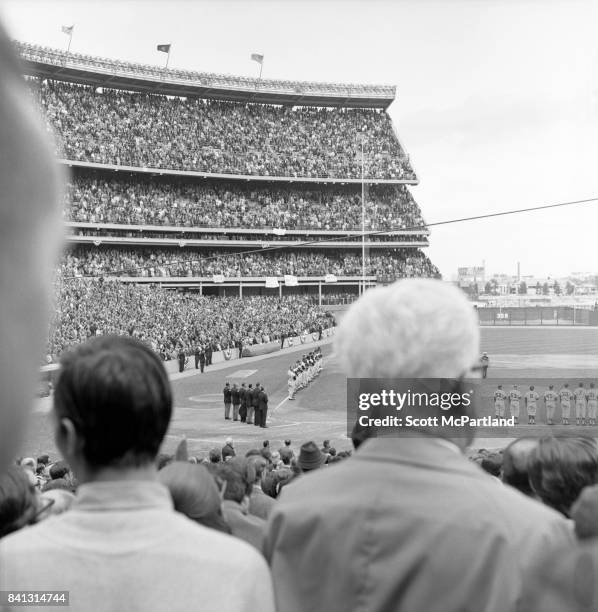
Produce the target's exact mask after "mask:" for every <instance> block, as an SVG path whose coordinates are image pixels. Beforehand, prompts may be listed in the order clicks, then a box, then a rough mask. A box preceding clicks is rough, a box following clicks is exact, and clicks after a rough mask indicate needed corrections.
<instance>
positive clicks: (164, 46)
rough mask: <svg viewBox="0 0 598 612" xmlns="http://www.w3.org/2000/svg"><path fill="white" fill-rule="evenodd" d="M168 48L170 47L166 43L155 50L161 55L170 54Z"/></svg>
mask: <svg viewBox="0 0 598 612" xmlns="http://www.w3.org/2000/svg"><path fill="white" fill-rule="evenodd" d="M170 47H171V45H170V43H168V44H167V45H158V46H157V47H156V49H157V50H158V51H162V53H170Z"/></svg>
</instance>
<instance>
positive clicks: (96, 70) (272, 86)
mask: <svg viewBox="0 0 598 612" xmlns="http://www.w3.org/2000/svg"><path fill="white" fill-rule="evenodd" d="M13 44H14V46H15V48H16V50H17V52H18V53H19V55H20V57H21V61H22V64H23V65H24V72H25V73H26V74H29V75H32V76H38V77H41V78H49V79H58V80H62V81H70V82H74V83H81V84H85V85H95V86H97V87H108V88H112V89H126V90H129V91H142V92H148V93H160V94H165V95H171V96H197V97H201V98H212V99H218V100H230V101H237V102H257V103H264V104H291V105H294V106H341V107H354V108H382V109H385V108H387V107H388V106H389V105H390V104H391V103H392V102H393V100H394V99H395V95H396V87H394V86H392V85H355V84H339V83H317V82H308V81H280V80H273V79H255V78H248V77H241V76H231V75H223V74H214V73H209V72H194V71H189V70H177V69H171V68H160V67H158V66H150V65H147V64H133V63H130V62H123V61H119V60H112V59H105V58H101V57H93V56H90V55H82V54H80V53H67V52H66V51H61V50H59V49H52V48H49V47H42V46H38V45H32V44H29V43H24V42H19V41H13Z"/></svg>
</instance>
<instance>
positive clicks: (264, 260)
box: [62, 246, 438, 278]
mask: <svg viewBox="0 0 598 612" xmlns="http://www.w3.org/2000/svg"><path fill="white" fill-rule="evenodd" d="M361 272H362V267H361V255H357V254H356V253H353V254H349V253H347V252H338V251H335V250H327V251H324V250H321V251H317V250H308V251H305V252H303V251H293V252H288V251H286V250H272V251H268V250H266V251H265V252H264V253H261V252H251V253H249V252H247V253H245V254H243V255H239V254H235V252H234V251H227V250H218V251H216V250H203V249H202V250H199V251H194V250H193V249H185V250H181V249H180V248H179V249H153V248H136V249H130V248H127V249H124V248H94V247H84V246H78V247H75V248H73V249H72V250H70V251H69V252H68V253H67V254H66V255H65V257H64V260H63V264H62V273H63V277H68V278H70V277H76V276H139V277H171V276H173V277H177V276H189V277H192V276H197V277H202V276H203V277H205V276H211V275H213V274H222V275H224V276H225V277H256V276H282V275H285V274H292V275H295V276H323V275H325V274H336V275H344V276H349V275H357V276H358V275H359V274H361ZM366 274H367V275H389V274H391V275H395V276H397V277H400V276H437V275H438V270H437V269H436V267H435V266H434V265H433V264H432V263H431V262H430V260H429V259H428V258H427V257H426V255H424V254H423V253H422V252H421V251H417V250H413V251H410V250H387V251H385V250H375V251H374V250H372V251H371V252H370V255H369V257H368V258H367V259H366Z"/></svg>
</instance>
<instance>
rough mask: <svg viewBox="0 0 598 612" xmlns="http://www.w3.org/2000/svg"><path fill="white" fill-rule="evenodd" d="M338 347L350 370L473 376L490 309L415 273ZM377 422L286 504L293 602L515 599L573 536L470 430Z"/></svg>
mask: <svg viewBox="0 0 598 612" xmlns="http://www.w3.org/2000/svg"><path fill="white" fill-rule="evenodd" d="M335 349H336V350H335V353H336V355H337V356H338V358H339V359H340V361H341V365H342V367H343V369H344V371H345V373H346V374H347V376H348V377H350V378H361V379H364V378H384V379H390V378H393V379H396V378H411V379H429V378H443V379H460V378H462V377H464V376H465V375H466V374H467V373H468V372H469V371H470V370H471V368H472V366H473V365H474V364H475V362H477V359H478V355H479V352H478V350H479V329H478V322H477V318H476V315H475V312H474V309H473V308H472V306H471V304H470V303H469V302H468V301H467V299H466V298H465V296H464V294H463V293H462V292H461V291H460V290H459V289H457V288H456V287H453V286H451V285H449V284H445V283H442V282H441V281H434V280H424V279H410V280H403V281H399V282H397V283H395V284H393V285H391V286H388V287H384V288H377V289H373V290H370V291H368V292H367V293H366V294H365V295H364V296H362V297H361V298H360V299H359V300H358V301H357V302H355V303H354V304H353V305H352V306H351V308H349V310H348V311H347V313H346V315H345V316H344V317H343V319H342V321H341V324H340V327H339V329H338V331H337V334H336V347H335ZM467 410H468V411H469V414H472V415H473V409H472V408H468V409H467ZM469 429H470V430H472V429H473V428H469ZM372 433H373V437H370V438H369V439H367V440H366V441H365V442H364V443H363V444H362V445H361V446H360V448H359V450H358V452H356V453H355V455H354V456H353V457H351V458H350V459H348V460H346V461H344V462H342V463H341V464H340V465H337V466H335V467H334V468H330V469H327V470H317V471H315V472H314V473H313V474H309V475H307V476H304V477H302V478H299V479H298V480H297V482H295V483H293V485H292V486H290V487H285V489H284V491H283V493H282V495H281V497H280V499H279V500H278V501H277V503H276V506H275V507H274V509H273V510H272V514H271V515H270V518H269V523H268V533H267V536H266V540H265V546H264V551H265V554H266V557H267V559H268V560H269V563H270V565H271V567H272V573H273V582H274V585H275V594H276V600H277V604H278V606H279V607H280V609H284V610H285V612H298V611H299V610H326V611H327V612H333V611H334V612H336V611H338V612H341V611H342V612H345V611H346V610H357V609H360V610H368V612H377V611H384V612H389V611H393V610H426V612H434V611H442V612H451V611H455V612H456V611H457V610H470V611H473V610H476V611H477V610H484V611H485V612H493V611H499V610H500V611H501V612H504V611H508V610H514V609H515V608H516V606H517V603H518V599H519V596H520V593H521V585H522V582H523V581H524V580H525V577H526V574H527V572H528V571H529V570H530V566H532V565H533V563H534V562H535V559H536V558H537V557H539V556H540V555H541V553H543V552H549V551H550V550H551V548H552V546H553V545H554V546H555V547H556V546H557V545H558V544H559V543H564V542H569V541H570V540H571V538H572V536H571V530H570V529H569V528H568V526H567V523H566V521H565V520H564V519H563V518H561V517H560V516H559V515H558V514H557V513H555V512H554V511H552V510H550V509H548V508H545V507H544V506H542V505H540V504H539V503H537V502H535V501H532V500H530V499H528V498H526V497H524V496H522V495H521V494H520V493H518V492H517V491H514V490H511V489H510V488H507V487H497V486H496V484H495V483H494V482H493V481H492V480H491V479H489V478H488V477H487V476H486V474H484V473H483V472H482V471H481V470H480V469H479V468H478V467H477V466H476V465H475V464H474V463H472V462H470V461H468V460H467V459H465V457H464V456H463V454H462V451H463V449H464V448H465V446H467V445H468V444H469V443H470V442H471V440H472V438H473V434H472V433H467V430H465V431H464V433H463V435H462V437H455V436H454V437H451V433H454V430H451V431H445V432H444V433H443V430H441V429H439V428H435V429H432V430H426V429H424V430H422V431H421V432H420V435H418V436H417V437H402V438H398V437H396V432H394V437H391V436H384V435H382V433H381V432H380V431H374V432H372ZM339 559H342V560H343V562H342V563H339Z"/></svg>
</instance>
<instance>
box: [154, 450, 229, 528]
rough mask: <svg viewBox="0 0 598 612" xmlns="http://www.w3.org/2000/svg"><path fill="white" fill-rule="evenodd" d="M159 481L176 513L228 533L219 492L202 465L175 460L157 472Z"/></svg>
mask: <svg viewBox="0 0 598 612" xmlns="http://www.w3.org/2000/svg"><path fill="white" fill-rule="evenodd" d="M158 480H159V481H160V482H161V483H162V484H164V485H165V486H166V487H167V488H168V490H169V491H170V495H171V496H172V501H173V503H174V508H175V510H176V511H177V512H180V513H182V514H184V515H185V516H187V517H189V518H190V519H191V520H193V521H196V522H197V523H199V524H201V525H204V526H205V527H210V528H211V529H216V530H218V531H222V532H224V533H230V532H231V531H230V527H229V526H228V525H227V524H226V521H225V520H224V518H223V517H222V511H221V509H220V492H219V491H218V487H217V486H216V482H215V480H214V478H213V477H212V475H211V474H210V472H209V471H208V470H207V469H206V467H205V466H203V465H193V464H191V463H184V462H182V461H175V462H174V463H171V464H170V465H168V466H166V467H165V468H164V469H163V470H161V471H160V472H159V473H158Z"/></svg>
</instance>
